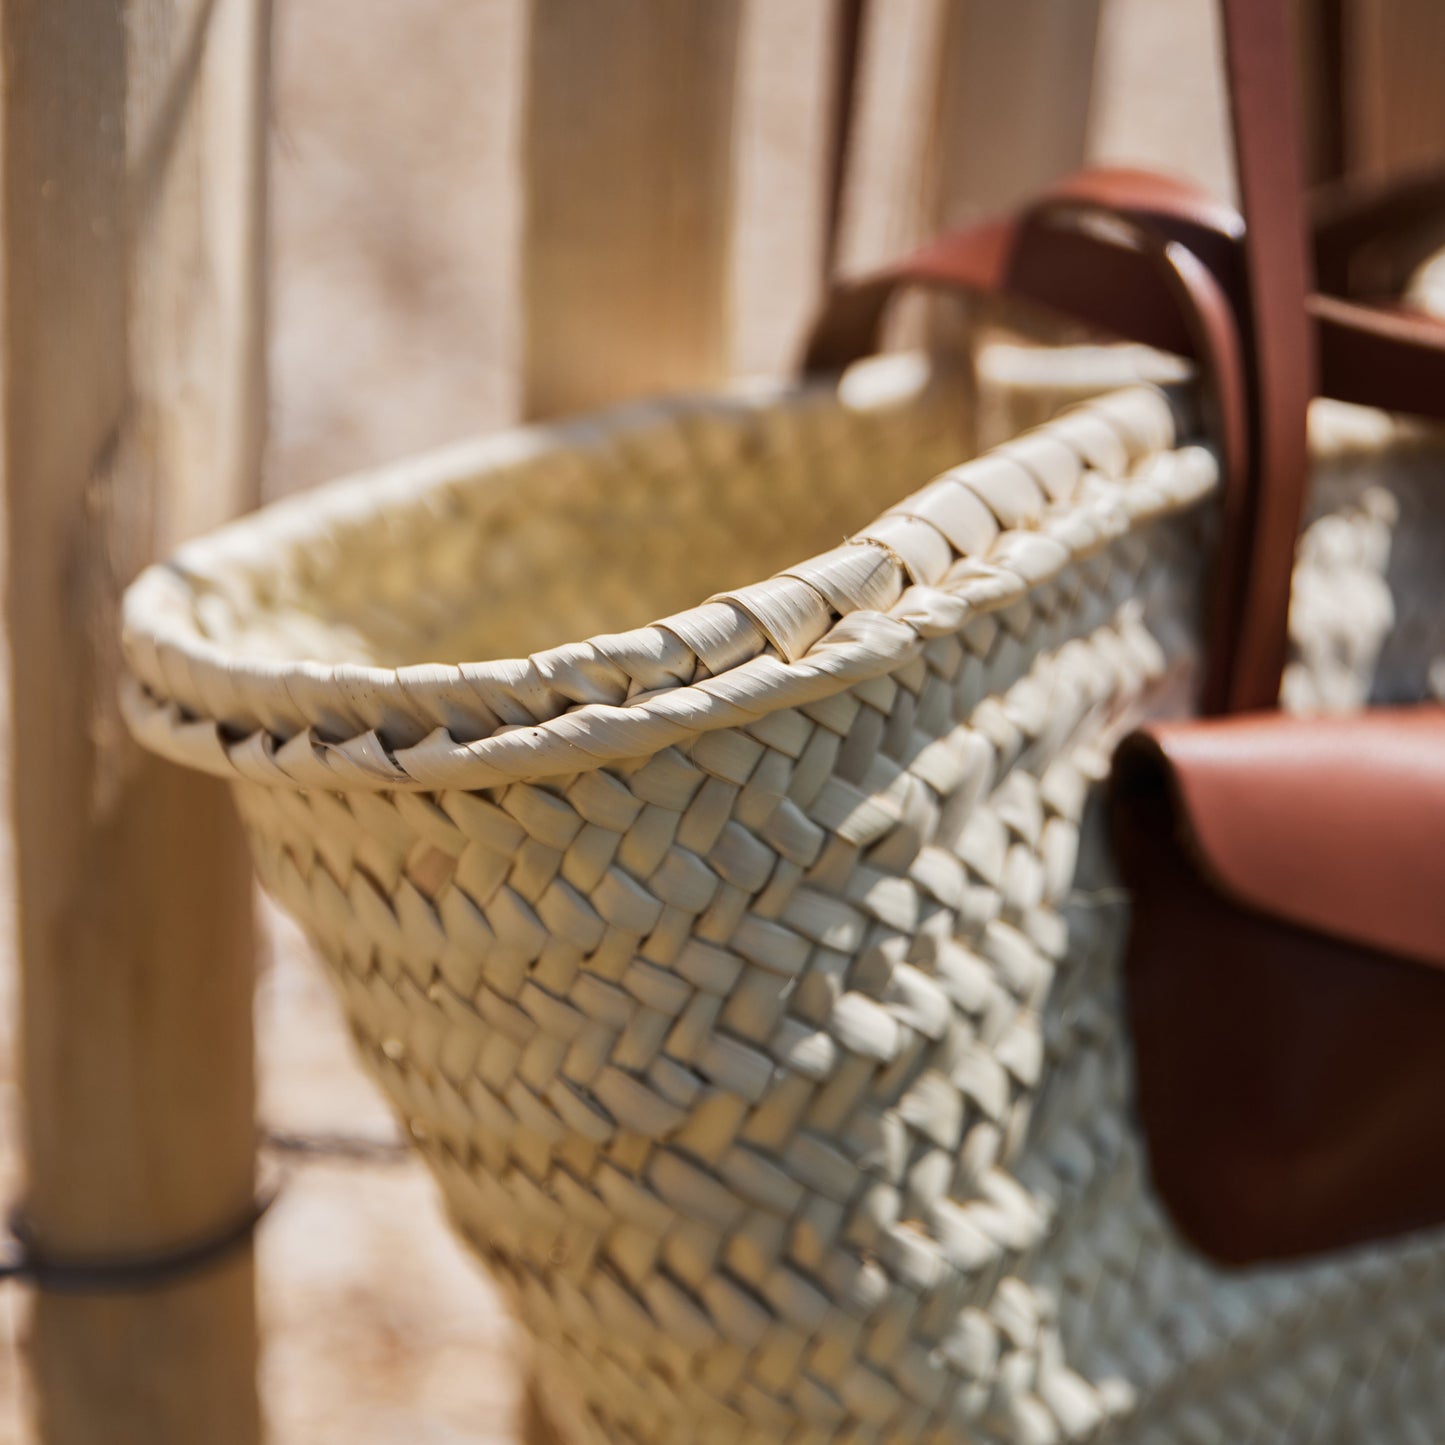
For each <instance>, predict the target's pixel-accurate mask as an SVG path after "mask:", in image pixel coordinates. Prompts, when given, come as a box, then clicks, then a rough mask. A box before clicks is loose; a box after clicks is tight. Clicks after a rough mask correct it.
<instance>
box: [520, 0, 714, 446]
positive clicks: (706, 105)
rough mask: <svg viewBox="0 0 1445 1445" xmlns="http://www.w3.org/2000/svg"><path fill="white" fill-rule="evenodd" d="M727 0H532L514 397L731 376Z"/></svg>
mask: <svg viewBox="0 0 1445 1445" xmlns="http://www.w3.org/2000/svg"><path fill="white" fill-rule="evenodd" d="M739 17H740V8H739V3H738V0H668V3H667V4H666V5H658V4H656V3H654V0H607V3H606V4H599V3H597V0H533V3H532V8H531V43H530V51H529V57H528V64H527V76H528V91H527V97H526V101H525V107H524V121H523V175H522V182H523V187H524V193H525V205H524V214H525V220H524V224H523V239H522V277H523V280H522V290H523V303H522V378H523V379H522V408H523V411H524V413H525V414H526V415H528V416H533V417H535V416H550V415H555V414H558V413H564V412H570V411H576V410H579V409H583V408H587V407H593V406H597V405H600V404H602V403H604V402H608V401H614V400H618V399H620V398H623V397H629V396H637V395H641V394H645V393H648V392H655V391H661V390H676V389H677V388H679V387H692V386H705V385H709V384H711V383H714V382H716V381H717V380H719V379H720V378H722V377H723V376H724V375H725V374H726V373H727V370H728V297H727V273H728V254H729V240H730V235H731V211H732V164H731V157H732V115H733V94H734V71H735V68H736V66H735V61H736V56H737V45H738V25H739Z"/></svg>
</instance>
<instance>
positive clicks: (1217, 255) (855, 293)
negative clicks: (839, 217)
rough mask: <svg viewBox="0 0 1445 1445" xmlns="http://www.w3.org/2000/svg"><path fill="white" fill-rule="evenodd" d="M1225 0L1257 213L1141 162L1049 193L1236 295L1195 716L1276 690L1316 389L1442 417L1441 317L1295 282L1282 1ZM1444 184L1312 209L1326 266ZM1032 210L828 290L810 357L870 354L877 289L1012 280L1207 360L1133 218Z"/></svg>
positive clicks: (1011, 285)
mask: <svg viewBox="0 0 1445 1445" xmlns="http://www.w3.org/2000/svg"><path fill="white" fill-rule="evenodd" d="M1221 3H1222V9H1223V12H1224V19H1225V38H1226V60H1227V66H1228V71H1229V78H1230V93H1231V104H1232V108H1233V114H1234V121H1235V136H1236V157H1237V164H1238V169H1239V177H1240V191H1241V195H1242V197H1243V199H1244V204H1245V206H1246V209H1247V213H1248V214H1250V215H1251V216H1252V217H1253V218H1254V223H1253V224H1252V225H1251V226H1250V227H1248V228H1245V227H1244V225H1243V223H1242V221H1241V218H1240V217H1239V215H1238V214H1237V213H1236V212H1234V211H1233V210H1232V209H1231V208H1230V207H1228V206H1225V205H1223V204H1221V203H1220V202H1218V201H1215V200H1213V199H1212V198H1210V197H1209V196H1207V195H1206V194H1205V193H1203V192H1201V191H1199V190H1197V189H1196V188H1194V187H1191V186H1189V185H1187V184H1184V183H1180V182H1175V181H1171V180H1169V179H1168V178H1165V177H1161V176H1156V175H1152V174H1150V173H1147V172H1139V171H1125V170H1111V171H1104V172H1098V171H1095V172H1085V173H1083V174H1081V175H1079V176H1076V177H1073V178H1070V179H1069V180H1067V181H1065V182H1063V183H1062V184H1061V185H1060V186H1058V187H1056V188H1055V189H1054V191H1053V192H1052V193H1051V194H1050V195H1049V196H1048V197H1047V198H1046V201H1045V203H1044V204H1045V206H1047V205H1054V204H1058V203H1059V202H1061V201H1065V200H1075V201H1079V202H1081V203H1084V204H1086V205H1088V206H1091V207H1094V208H1095V210H1096V212H1097V216H1096V219H1098V218H1102V216H1104V215H1106V214H1109V213H1113V214H1115V215H1116V216H1117V217H1119V218H1128V221H1129V223H1130V224H1132V225H1134V226H1142V227H1143V228H1144V229H1145V230H1148V231H1151V232H1153V233H1155V234H1156V235H1157V236H1158V237H1160V238H1161V239H1162V242H1163V244H1166V245H1168V244H1176V245H1182V246H1183V247H1185V248H1187V249H1188V250H1190V251H1191V252H1192V253H1193V254H1194V255H1195V256H1196V257H1197V258H1198V259H1199V260H1200V261H1202V262H1203V264H1204V268H1205V269H1206V270H1207V271H1208V272H1209V273H1210V274H1211V276H1212V277H1213V279H1214V281H1215V283H1216V284H1217V286H1218V287H1219V288H1220V289H1221V290H1222V291H1223V293H1224V294H1225V295H1226V296H1227V297H1228V298H1229V300H1230V302H1231V304H1232V306H1233V307H1234V310H1235V315H1236V317H1237V322H1238V330H1239V332H1240V333H1241V335H1242V339H1243V345H1242V351H1243V358H1244V359H1243V364H1242V367H1241V369H1240V371H1239V373H1238V374H1237V375H1234V376H1231V377H1228V378H1224V379H1222V385H1223V389H1224V390H1225V391H1228V392H1234V393H1239V392H1242V394H1243V397H1244V413H1245V417H1246V425H1245V437H1244V440H1243V441H1241V439H1240V437H1239V436H1237V435H1235V436H1231V437H1229V438H1228V439H1227V440H1225V439H1223V438H1222V440H1225V445H1224V446H1223V448H1222V451H1223V455H1224V460H1225V471H1226V478H1227V482H1228V485H1227V487H1226V494H1225V528H1224V536H1223V539H1222V546H1221V556H1220V563H1219V567H1218V573H1217V580H1216V583H1215V588H1214V601H1213V607H1212V614H1211V621H1212V626H1211V629H1210V636H1209V651H1208V661H1207V670H1206V686H1205V690H1204V696H1203V699H1202V705H1203V707H1204V710H1205V711H1207V712H1223V711H1242V710H1248V709H1254V708H1271V707H1274V706H1276V705H1277V700H1278V696H1279V681H1280V675H1281V673H1282V671H1283V666H1284V659H1285V652H1286V639H1287V624H1288V612H1289V600H1290V585H1291V577H1292V573H1293V563H1294V551H1295V544H1296V540H1297V538H1298V534H1299V529H1300V525H1301V522H1302V517H1303V511H1304V501H1305V493H1306V486H1307V479H1308V450H1307V439H1306V431H1305V427H1306V416H1307V409H1308V404H1309V400H1310V398H1311V396H1312V395H1313V394H1314V393H1315V392H1316V390H1320V391H1322V392H1323V393H1324V394H1325V395H1331V396H1337V397H1340V398H1342V399H1345V400H1351V401H1358V402H1362V403H1365V404H1368V405H1375V406H1386V407H1389V408H1392V409H1395V410H1413V411H1417V412H1419V413H1421V414H1424V415H1430V416H1437V417H1445V328H1442V327H1441V326H1440V325H1439V324H1438V323H1435V322H1433V321H1429V320H1426V319H1424V318H1421V317H1419V316H1411V315H1408V314H1406V313H1400V312H1386V311H1383V310H1380V309H1378V308H1371V307H1365V306H1361V305H1360V304H1358V303H1356V302H1352V301H1349V300H1346V299H1344V298H1341V297H1331V296H1309V295H1308V291H1309V286H1310V269H1311V266H1310V254H1309V240H1308V237H1307V235H1306V213H1305V203H1304V189H1303V174H1302V169H1301V164H1300V147H1299V143H1298V135H1297V121H1296V117H1295V106H1294V102H1293V96H1292V80H1293V60H1292V44H1291V37H1290V32H1289V17H1288V15H1287V13H1286V9H1285V6H1284V5H1283V4H1282V3H1280V0H1221ZM1441 191H1445V184H1441V185H1439V186H1432V185H1431V184H1428V183H1426V182H1421V183H1419V184H1417V185H1415V186H1414V187H1412V188H1396V189H1395V190H1389V191H1380V192H1376V193H1375V195H1374V197H1373V198H1365V197H1361V196H1359V195H1356V196H1355V197H1353V199H1352V200H1351V201H1350V204H1348V205H1347V204H1345V203H1344V202H1343V201H1338V200H1337V201H1336V202H1335V203H1334V204H1333V206H1332V207H1324V208H1322V210H1321V222H1320V225H1321V234H1320V237H1319V238H1318V239H1317V241H1316V247H1317V248H1318V249H1320V250H1322V252H1323V254H1324V255H1325V257H1326V258H1327V260H1328V261H1329V262H1330V270H1329V274H1330V275H1331V276H1332V277H1333V276H1334V275H1335V274H1336V272H1337V270H1338V264H1339V263H1338V259H1337V258H1339V257H1341V256H1345V257H1348V256H1350V255H1353V254H1354V253H1355V252H1356V251H1357V250H1358V249H1359V247H1360V246H1361V245H1362V244H1364V242H1365V241H1369V240H1373V239H1378V236H1379V234H1380V233H1381V232H1382V231H1384V230H1387V229H1388V228H1389V227H1391V226H1392V225H1394V224H1397V223H1398V222H1400V221H1402V220H1404V219H1409V220H1411V221H1418V220H1419V218H1420V217H1421V215H1422V214H1423V213H1424V212H1425V210H1426V207H1427V206H1428V205H1429V204H1430V202H1431V201H1432V200H1433V199H1434V198H1435V196H1436V195H1437V194H1439V193H1440V192H1441ZM1372 208H1373V209H1372ZM1038 217H1039V208H1038V207H1035V208H1034V210H1032V211H1029V212H1025V213H1024V215H1023V216H1022V217H1021V218H1016V219H1013V220H1010V219H1008V218H1004V219H998V220H994V221H989V222H985V223H983V224H982V225H979V226H975V227H973V228H971V229H970V230H968V231H964V232H960V233H958V234H956V235H954V236H951V237H948V238H945V239H944V240H943V241H940V242H937V243H935V244H934V245H933V246H930V247H927V248H925V249H924V250H923V251H921V252H919V253H918V254H917V255H915V256H914V257H912V258H911V259H910V260H909V261H907V262H905V263H904V264H903V265H902V266H898V267H895V268H892V269H891V270H890V271H887V272H884V273H882V274H881V275H878V276H874V277H872V278H870V279H868V280H866V281H863V282H861V283H856V284H854V285H852V286H849V287H843V288H839V289H836V290H835V291H834V293H833V295H832V297H831V298H830V301H829V304H828V306H827V308H826V309H825V311H824V313H823V315H822V317H821V318H820V320H819V323H818V325H817V327H816V328H815V330H814V332H813V335H812V338H811V340H810V342H809V346H808V349H807V352H806V355H805V361H804V365H805V367H806V369H808V370H835V369H839V368H841V366H843V365H845V364H847V363H848V362H849V361H852V360H854V359H857V358H858V357H859V356H862V355H866V354H867V353H868V352H870V351H872V350H875V349H876V345H877V340H878V333H879V329H880V326H881V321H882V317H883V314H884V311H885V309H886V307H887V304H888V302H889V300H890V299H891V297H892V296H893V294H894V293H895V292H896V291H897V290H899V289H900V288H902V287H904V286H909V285H916V286H923V287H927V288H932V289H942V290H954V291H964V292H972V293H974V294H1005V295H1011V296H1014V297H1018V298H1020V299H1024V300H1028V301H1032V302H1035V303H1037V304H1043V305H1046V306H1049V307H1051V308H1052V309H1054V310H1057V311H1060V312H1062V313H1063V314H1065V315H1068V316H1071V317H1073V318H1075V319H1077V320H1080V321H1084V322H1086V323H1092V324H1095V325H1098V326H1102V327H1103V328H1105V329H1108V330H1110V331H1113V332H1115V333H1116V334H1118V335H1121V336H1124V337H1127V338H1129V339H1131V340H1136V341H1142V342H1145V343H1147V344H1150V345H1153V346H1157V347H1160V348H1161V349H1164V350H1171V351H1175V352H1178V353H1180V354H1183V355H1187V356H1192V357H1194V358H1195V359H1196V360H1199V361H1200V362H1202V363H1204V364H1205V366H1206V369H1208V368H1209V367H1210V366H1211V364H1212V363H1211V361H1210V359H1209V358H1208V357H1206V356H1204V355H1201V354H1200V351H1199V349H1198V347H1197V345H1196V344H1195V343H1196V342H1197V327H1194V328H1191V327H1190V326H1187V325H1183V324H1182V320H1181V312H1180V310H1179V308H1178V306H1177V304H1174V303H1173V302H1171V300H1170V299H1169V298H1168V297H1167V296H1166V295H1165V291H1166V290H1167V287H1166V286H1165V284H1164V281H1163V273H1162V272H1161V271H1160V270H1159V267H1158V264H1157V259H1158V258H1157V255H1156V254H1152V253H1150V254H1146V253H1148V252H1149V248H1147V247H1141V246H1140V245H1139V244H1138V242H1137V233H1136V234H1135V236H1134V237H1133V238H1131V239H1130V240H1129V241H1127V242H1126V243H1124V244H1117V243H1116V242H1117V238H1110V236H1109V235H1108V233H1107V229H1103V230H1101V229H1099V228H1098V227H1095V229H1094V231H1093V233H1092V234H1088V235H1084V234H1080V235H1076V236H1075V237H1073V238H1072V240H1071V241H1070V242H1068V243H1067V244H1063V243H1061V241H1060V240H1059V238H1058V237H1054V238H1052V239H1047V238H1044V237H1042V236H1041V235H1040V232H1039V229H1038ZM1030 248H1032V256H1031V257H1030V256H1029V254H1028V252H1029V250H1030ZM1157 249H1158V248H1157V247H1156V248H1154V250H1155V251H1156V252H1157ZM1110 253H1112V254H1110ZM1176 299H1177V298H1176ZM1191 331H1193V333H1194V334H1191ZM1219 382H1220V379H1219V378H1216V391H1218V390H1219V389H1220V387H1219Z"/></svg>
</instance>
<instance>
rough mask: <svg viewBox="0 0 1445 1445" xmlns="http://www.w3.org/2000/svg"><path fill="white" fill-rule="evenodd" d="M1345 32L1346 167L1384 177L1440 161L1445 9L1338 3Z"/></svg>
mask: <svg viewBox="0 0 1445 1445" xmlns="http://www.w3.org/2000/svg"><path fill="white" fill-rule="evenodd" d="M1343 32H1344V40H1343V45H1342V65H1343V71H1344V73H1343V75H1342V77H1341V79H1342V82H1343V85H1342V88H1343V91H1344V101H1345V136H1344V144H1343V150H1344V161H1345V168H1346V170H1347V171H1349V172H1352V173H1355V174H1360V175H1370V176H1389V175H1397V174H1399V173H1400V172H1402V171H1410V170H1418V169H1424V168H1425V167H1427V166H1438V165H1439V164H1440V163H1441V162H1442V161H1445V86H1442V85H1441V83H1440V62H1441V57H1442V56H1445V5H1442V4H1441V3H1440V0H1344V15H1343Z"/></svg>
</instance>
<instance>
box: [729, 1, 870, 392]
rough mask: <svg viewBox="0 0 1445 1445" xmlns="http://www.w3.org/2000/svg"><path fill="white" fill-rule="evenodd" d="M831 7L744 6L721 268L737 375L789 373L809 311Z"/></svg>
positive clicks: (831, 51)
mask: <svg viewBox="0 0 1445 1445" xmlns="http://www.w3.org/2000/svg"><path fill="white" fill-rule="evenodd" d="M841 3H842V4H843V5H848V4H853V3H856V0H841ZM838 8H839V5H838V0H788V3H787V4H786V5H778V4H776V3H775V0H746V4H745V5H744V7H743V22H742V32H741V36H740V38H739V42H738V82H737V102H736V106H735V115H734V121H733V147H734V154H733V162H732V168H733V205H732V218H731V222H730V224H731V228H732V237H731V250H732V255H731V258H730V266H729V272H728V285H729V290H730V293H731V294H730V305H729V311H730V313H731V326H730V330H731V340H730V360H731V367H730V370H731V371H733V372H734V373H739V372H741V373H753V374H769V373H771V374H776V373H777V372H778V371H779V370H781V371H783V372H785V373H786V372H787V371H788V370H790V369H791V368H792V367H793V366H795V365H796V364H797V355H798V338H799V336H800V335H801V333H802V332H803V330H804V328H805V327H806V326H807V324H808V323H809V321H811V319H812V317H813V314H814V312H815V311H816V310H817V307H818V301H819V296H820V293H821V291H822V284H823V256H824V253H825V251H826V249H827V241H826V238H827V236H828V234H829V230H830V221H829V216H828V211H829V203H830V196H829V189H830V182H831V179H832V178H831V175H830V168H831V165H832V162H833V153H834V145H833V142H834V128H835V126H836V119H837V118H836V116H835V114H834V104H835V97H834V92H835V89H836V87H835V72H836V64H835V60H836V54H835V48H834V39H835V35H836V21H837V19H838V15H837V11H838Z"/></svg>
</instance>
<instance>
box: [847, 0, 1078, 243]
mask: <svg viewBox="0 0 1445 1445" xmlns="http://www.w3.org/2000/svg"><path fill="white" fill-rule="evenodd" d="M1099 7H1100V0H1069V3H1067V4H1060V3H1058V0H1008V3H1000V0H890V3H888V4H882V3H878V4H873V5H870V6H869V7H868V10H867V14H866V17H865V21H864V27H863V47H864V48H863V56H862V63H861V72H860V85H859V92H858V106H859V112H858V114H857V116H856V117H855V118H854V122H853V128H852V129H853V137H854V139H853V144H852V155H851V157H850V158H849V161H848V167H847V176H846V179H845V193H844V198H843V208H842V209H843V218H842V220H843V235H842V243H841V247H840V259H841V261H842V264H843V267H844V269H845V270H856V269H859V268H862V267H867V266H872V265H876V264H878V263H879V262H880V261H882V260H885V259H887V258H890V257H892V256H895V255H897V254H898V253H899V252H900V251H902V250H903V249H904V248H905V247H907V246H910V245H912V244H914V243H915V242H916V241H918V240H919V239H920V238H921V237H922V236H924V235H928V234H931V233H933V232H935V231H937V230H938V229H939V228H941V227H943V226H950V225H958V224H960V223H961V222H963V221H966V220H968V219H969V218H971V217H974V216H977V215H980V214H986V213H988V212H991V211H994V210H999V209H1002V208H1003V207H1006V206H1008V205H1011V204H1012V203H1013V202H1015V201H1018V200H1020V199H1022V198H1023V197H1024V196H1027V195H1029V194H1030V193H1031V192H1032V191H1035V190H1037V189H1038V187H1040V186H1041V185H1043V184H1045V183H1046V182H1048V181H1050V180H1053V179H1055V178H1056V177H1058V176H1060V175H1063V174H1065V173H1066V172H1068V171H1071V170H1074V169H1076V168H1077V167H1078V166H1079V165H1081V164H1082V163H1083V161H1084V157H1085V147H1086V142H1087V135H1088V120H1089V105H1090V98H1091V94H1092V89H1093V78H1094V47H1095V42H1096V38H1097V34H1098V25H1099Z"/></svg>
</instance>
